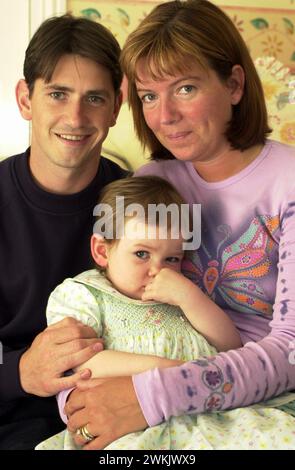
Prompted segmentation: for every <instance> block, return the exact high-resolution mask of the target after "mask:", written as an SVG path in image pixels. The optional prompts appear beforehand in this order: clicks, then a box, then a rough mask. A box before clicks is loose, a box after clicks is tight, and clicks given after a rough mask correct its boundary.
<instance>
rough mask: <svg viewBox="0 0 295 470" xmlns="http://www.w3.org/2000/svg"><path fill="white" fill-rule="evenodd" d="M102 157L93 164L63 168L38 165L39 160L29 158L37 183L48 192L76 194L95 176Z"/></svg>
mask: <svg viewBox="0 0 295 470" xmlns="http://www.w3.org/2000/svg"><path fill="white" fill-rule="evenodd" d="M99 161H100V157H98V158H97V159H96V160H93V161H92V162H91V164H89V163H88V165H85V166H81V167H78V168H63V167H59V166H57V165H48V166H47V168H44V164H42V166H41V165H38V161H37V160H35V159H34V158H31V156H30V158H29V166H30V171H31V174H32V177H33V179H34V181H35V182H36V184H37V185H38V186H40V187H41V188H42V189H44V190H45V191H47V192H50V193H54V194H64V195H68V194H75V193H78V192H80V191H83V189H85V188H86V187H87V186H89V184H90V183H91V181H92V180H93V179H94V178H95V175H96V174H97V170H98V166H99Z"/></svg>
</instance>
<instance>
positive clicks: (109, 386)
mask: <svg viewBox="0 0 295 470" xmlns="http://www.w3.org/2000/svg"><path fill="white" fill-rule="evenodd" d="M65 413H66V415H67V416H68V418H69V421H68V429H69V431H70V432H72V433H76V431H77V430H78V429H79V428H81V427H83V426H87V431H88V432H89V433H90V434H92V435H93V436H95V437H94V439H93V440H92V441H91V442H89V443H87V444H86V445H84V444H85V440H84V439H83V437H82V436H81V435H76V434H75V436H74V439H75V441H76V443H77V444H79V445H84V447H83V449H84V450H95V449H104V448H105V447H106V446H107V445H108V444H110V443H111V442H113V441H115V440H116V439H118V438H119V437H121V436H124V435H125V434H129V433H131V432H135V431H141V430H143V429H145V428H146V427H147V426H148V424H147V422H146V420H145V418H144V416H143V413H142V411H141V408H140V406H139V403H138V400H137V397H136V394H135V391H134V387H133V383H132V378H131V377H114V378H112V379H92V380H87V381H80V382H78V388H77V389H76V390H74V391H73V392H72V393H71V395H70V397H69V399H68V401H67V404H66V406H65Z"/></svg>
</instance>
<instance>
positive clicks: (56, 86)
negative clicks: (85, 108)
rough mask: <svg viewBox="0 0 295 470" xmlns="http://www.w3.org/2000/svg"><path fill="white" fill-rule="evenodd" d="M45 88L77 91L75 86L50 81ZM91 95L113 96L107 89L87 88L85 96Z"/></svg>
mask: <svg viewBox="0 0 295 470" xmlns="http://www.w3.org/2000/svg"><path fill="white" fill-rule="evenodd" d="M45 89H46V90H52V91H67V92H70V93H74V92H75V90H74V88H71V87H69V86H65V85H60V84H58V83H49V84H48V85H45ZM90 95H100V96H105V97H110V96H111V95H110V92H109V91H108V90H105V89H97V90H87V92H86V93H85V96H90Z"/></svg>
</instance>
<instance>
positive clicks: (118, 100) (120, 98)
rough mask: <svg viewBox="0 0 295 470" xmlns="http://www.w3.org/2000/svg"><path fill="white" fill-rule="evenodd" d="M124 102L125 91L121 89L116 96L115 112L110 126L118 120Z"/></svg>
mask: <svg viewBox="0 0 295 470" xmlns="http://www.w3.org/2000/svg"><path fill="white" fill-rule="evenodd" d="M122 102H123V93H122V91H121V90H120V92H119V93H118V95H116V96H115V104H114V113H113V119H112V121H111V124H110V127H113V126H114V125H115V124H116V122H117V117H118V114H119V111H120V109H121V106H122Z"/></svg>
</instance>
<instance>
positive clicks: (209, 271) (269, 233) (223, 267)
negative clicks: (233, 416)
mask: <svg viewBox="0 0 295 470" xmlns="http://www.w3.org/2000/svg"><path fill="white" fill-rule="evenodd" d="M278 227H279V218H278V217H270V216H257V217H254V218H253V219H252V221H251V223H250V225H249V228H248V229H247V230H246V231H245V232H244V233H243V234H242V235H241V236H240V237H239V238H238V239H237V240H236V241H234V242H233V243H231V244H228V245H227V246H226V241H227V240H228V238H229V236H230V235H231V229H230V227H229V226H228V225H220V226H219V227H218V228H217V231H218V232H220V233H222V234H223V239H222V240H221V241H220V243H219V244H218V246H217V249H216V255H215V257H212V256H211V255H210V254H209V252H208V250H207V249H206V246H205V243H204V242H203V240H202V246H201V248H200V250H202V252H203V253H204V255H205V258H207V266H204V265H203V264H202V261H201V258H200V256H199V254H198V252H194V253H193V254H192V257H191V259H185V260H184V261H183V265H182V270H183V273H184V274H185V275H186V276H187V277H188V278H189V279H191V280H192V281H193V282H195V283H196V284H198V285H199V286H200V287H201V288H202V289H203V290H204V291H205V292H206V293H207V294H208V295H209V296H210V297H211V298H212V299H213V300H215V299H216V295H217V293H218V294H219V295H220V296H221V298H222V299H223V300H224V301H225V303H226V304H227V305H228V306H229V307H230V308H232V309H233V310H236V311H240V312H246V313H249V312H252V313H255V314H260V315H266V316H269V315H271V314H272V304H271V303H270V302H268V301H267V300H266V299H267V296H266V294H265V292H264V290H263V288H262V286H261V285H260V284H259V280H260V279H262V278H264V277H265V276H267V274H268V273H269V271H270V267H271V261H270V256H269V255H270V253H271V251H272V249H273V247H274V245H275V240H274V237H273V235H274V233H275V232H276V231H277V229H278ZM200 250H199V251H200Z"/></svg>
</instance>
